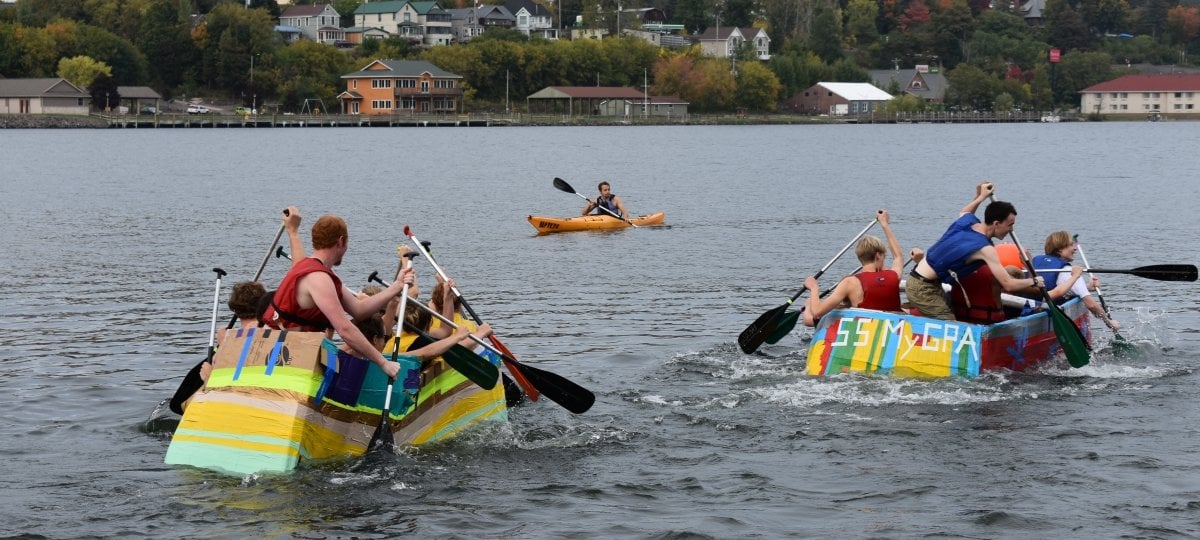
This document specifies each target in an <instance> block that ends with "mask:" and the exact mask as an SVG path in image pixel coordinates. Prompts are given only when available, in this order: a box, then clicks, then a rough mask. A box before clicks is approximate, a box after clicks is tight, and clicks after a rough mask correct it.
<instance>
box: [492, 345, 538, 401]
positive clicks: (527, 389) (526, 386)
mask: <svg viewBox="0 0 1200 540" xmlns="http://www.w3.org/2000/svg"><path fill="white" fill-rule="evenodd" d="M488 341H491V342H492V346H493V347H495V348H496V350H497V351H500V354H502V355H503V356H501V357H500V358H501V359H502V360H504V365H505V366H507V367H508V372H509V373H512V376H513V380H515V381H516V382H517V385H518V386H520V387H521V391H522V392H524V393H525V397H528V398H529V401H537V400H538V398H539V397H541V395H542V394H541V392H538V389H537V388H535V387H534V386H533V383H531V382H529V379H528V378H526V377H525V374H524V373H522V372H521V367H523V366H521V363H520V362H517V357H516V356H515V355H513V353H512V351H509V350H508V347H506V346H505V345H504V343H503V342H502V341H500V338H497V337H496V335H495V334H492V335H490V336H488Z"/></svg>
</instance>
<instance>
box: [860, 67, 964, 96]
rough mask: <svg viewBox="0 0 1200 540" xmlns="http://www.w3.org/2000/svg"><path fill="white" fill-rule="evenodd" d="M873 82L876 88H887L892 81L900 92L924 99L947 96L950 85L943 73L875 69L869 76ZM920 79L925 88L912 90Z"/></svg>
mask: <svg viewBox="0 0 1200 540" xmlns="http://www.w3.org/2000/svg"><path fill="white" fill-rule="evenodd" d="M867 76H868V77H870V79H871V82H873V83H874V84H875V87H876V88H880V89H883V88H887V87H888V86H890V85H891V83H892V81H896V84H897V85H899V86H900V91H901V92H905V93H908V94H912V95H914V96H919V97H923V98H936V99H941V98H942V97H943V96H945V95H946V88H947V87H948V86H949V83H948V82H947V81H946V76H945V75H942V74H941V72H940V71H939V72H937V73H934V72H933V71H928V72H924V73H922V72H919V71H917V70H916V69H873V70H871V71H870V72H869V73H868V74H867ZM918 76H919V77H920V78H921V80H923V81H925V87H924V88H919V89H918V88H912V87H911V85H912V82H913V79H916V78H917V77H918Z"/></svg>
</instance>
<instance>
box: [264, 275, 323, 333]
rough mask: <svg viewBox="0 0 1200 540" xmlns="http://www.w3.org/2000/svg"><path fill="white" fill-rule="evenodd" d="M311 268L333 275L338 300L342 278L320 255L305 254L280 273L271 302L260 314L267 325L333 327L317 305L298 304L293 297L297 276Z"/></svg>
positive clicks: (310, 329) (309, 328)
mask: <svg viewBox="0 0 1200 540" xmlns="http://www.w3.org/2000/svg"><path fill="white" fill-rule="evenodd" d="M314 272H322V273H325V274H329V277H330V278H331V279H333V287H334V290H336V291H337V296H338V302H341V301H342V280H341V278H339V277H338V276H337V274H335V273H333V270H331V269H329V267H328V266H325V264H324V263H322V262H321V260H320V259H317V258H314V257H308V258H306V259H304V260H302V261H300V262H299V263H297V264H296V266H293V267H292V269H291V270H289V271H288V273H287V275H286V276H283V281H281V282H279V288H278V289H276V291H275V298H273V299H272V300H271V306H270V307H268V308H267V310H266V312H265V313H264V314H263V319H265V320H266V321H267V325H268V326H270V327H271V328H275V329H288V330H297V329H298V330H300V331H301V332H319V331H321V330H326V329H328V328H332V327H333V325H331V324H330V323H329V319H328V318H326V317H325V314H324V313H321V308H318V307H316V306H313V307H310V308H301V307H300V303H299V302H298V301H297V300H296V293H297V292H298V291H299V285H300V278H303V277H304V276H307V275H309V274H312V273H314Z"/></svg>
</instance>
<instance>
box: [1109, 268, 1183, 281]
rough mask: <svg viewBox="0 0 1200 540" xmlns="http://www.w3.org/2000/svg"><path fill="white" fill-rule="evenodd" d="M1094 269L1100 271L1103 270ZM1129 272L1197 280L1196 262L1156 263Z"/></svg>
mask: <svg viewBox="0 0 1200 540" xmlns="http://www.w3.org/2000/svg"><path fill="white" fill-rule="evenodd" d="M1092 271H1093V272H1100V271H1101V270H1092ZM1129 273H1130V274H1133V275H1135V276H1138V277H1144V278H1148V279H1157V280H1159V281H1196V265H1194V264H1156V265H1153V266H1143V267H1141V268H1134V269H1133V270H1130V271H1129Z"/></svg>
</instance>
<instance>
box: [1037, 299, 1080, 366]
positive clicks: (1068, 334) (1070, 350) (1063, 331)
mask: <svg viewBox="0 0 1200 540" xmlns="http://www.w3.org/2000/svg"><path fill="white" fill-rule="evenodd" d="M1046 300H1047V303H1046V305H1048V306H1049V307H1050V324H1051V326H1052V327H1053V328H1054V335H1055V337H1057V338H1058V344H1059V345H1060V346H1062V350H1063V353H1064V354H1066V355H1067V362H1068V363H1070V364H1071V367H1074V368H1080V367H1083V366H1086V365H1088V362H1089V361H1090V357H1091V353H1090V352H1089V351H1090V347H1088V344H1087V340H1086V339H1084V338H1083V333H1082V332H1080V331H1079V327H1078V326H1075V322H1074V321H1072V320H1071V318H1070V317H1068V316H1067V314H1066V313H1063V310H1062V309H1061V308H1059V307H1058V306H1057V305H1055V304H1054V302H1052V301H1049V300H1050V298H1049V297H1048V296H1047V298H1046Z"/></svg>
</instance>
